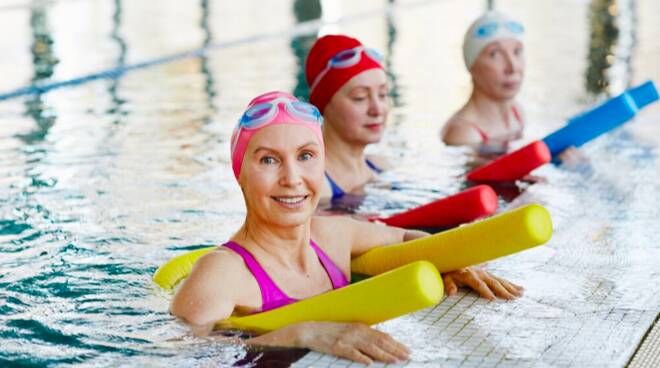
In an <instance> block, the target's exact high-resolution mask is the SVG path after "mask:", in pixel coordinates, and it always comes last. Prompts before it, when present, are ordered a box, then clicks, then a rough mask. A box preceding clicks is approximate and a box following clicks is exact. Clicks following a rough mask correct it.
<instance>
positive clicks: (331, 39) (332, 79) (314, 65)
mask: <svg viewBox="0 0 660 368" xmlns="http://www.w3.org/2000/svg"><path fill="white" fill-rule="evenodd" d="M358 46H362V43H361V42H360V41H358V40H356V39H355V38H352V37H348V36H343V35H327V36H323V37H321V38H319V39H318V40H316V42H315V43H314V46H312V49H311V50H310V51H309V55H307V61H306V63H305V77H306V78H307V86H308V87H309V88H311V87H312V83H314V80H315V79H316V78H317V76H318V75H319V74H320V73H321V72H323V70H324V69H326V67H327V66H328V61H330V59H332V57H334V56H335V55H337V54H338V53H340V52H342V51H344V50H348V49H352V48H355V47H358ZM369 69H383V66H382V65H380V63H378V62H377V61H376V60H373V59H372V58H370V57H365V56H364V55H362V57H361V58H360V61H359V62H358V63H357V64H355V65H353V66H350V67H347V68H330V70H328V72H327V73H326V74H325V75H324V76H323V77H322V78H321V80H320V81H319V82H318V85H317V86H316V88H315V89H314V91H310V93H311V95H310V96H309V101H310V102H311V103H312V104H313V105H315V106H316V107H317V108H318V109H319V111H320V112H321V114H323V110H325V106H326V105H327V104H328V102H330V99H332V96H334V95H335V93H337V91H338V90H339V89H340V88H341V87H342V86H343V85H344V84H345V83H346V82H348V81H349V80H350V79H351V78H353V77H354V76H356V75H358V74H360V73H362V72H363V71H365V70H369Z"/></svg>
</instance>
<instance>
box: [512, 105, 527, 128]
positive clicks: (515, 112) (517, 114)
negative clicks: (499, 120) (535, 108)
mask: <svg viewBox="0 0 660 368" xmlns="http://www.w3.org/2000/svg"><path fill="white" fill-rule="evenodd" d="M511 112H512V113H513V117H515V118H516V121H517V122H518V124H519V125H520V126H521V127H523V126H524V125H525V123H524V122H523V119H522V115H521V114H520V111H518V109H517V108H516V106H515V105H513V106H511Z"/></svg>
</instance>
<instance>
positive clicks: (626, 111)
mask: <svg viewBox="0 0 660 368" xmlns="http://www.w3.org/2000/svg"><path fill="white" fill-rule="evenodd" d="M656 100H658V91H657V90H656V89H655V86H654V85H653V82H651V81H648V82H646V83H644V84H642V85H640V86H638V87H635V88H633V89H630V90H628V91H626V92H624V93H622V94H621V95H619V96H617V97H614V98H611V99H609V100H608V101H606V102H605V103H603V104H601V105H600V106H597V107H596V108H594V109H592V110H589V111H587V112H585V113H583V114H580V115H578V116H576V117H574V118H572V119H570V120H569V122H568V124H567V125H566V126H565V127H563V128H561V129H559V130H557V131H555V132H554V133H552V134H550V135H548V136H547V137H545V138H543V142H544V143H545V144H546V145H547V146H548V149H549V150H550V153H551V154H552V157H555V156H556V155H557V154H559V153H561V152H563V151H564V150H565V149H566V148H568V147H570V146H575V147H580V146H582V145H583V144H585V143H587V142H589V141H590V140H592V139H594V138H596V137H598V136H600V135H602V134H604V133H607V132H609V131H610V130H612V129H614V128H616V127H618V126H620V125H621V124H623V123H625V122H626V121H628V120H630V119H632V117H633V116H635V114H636V113H637V111H638V110H639V108H641V107H644V106H646V105H648V104H650V103H652V102H654V101H656Z"/></svg>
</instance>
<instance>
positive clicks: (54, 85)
mask: <svg viewBox="0 0 660 368" xmlns="http://www.w3.org/2000/svg"><path fill="white" fill-rule="evenodd" d="M438 1H442V0H419V1H413V2H410V3H406V4H402V5H396V4H394V5H392V4H390V5H388V6H387V7H384V8H381V9H377V10H369V11H365V12H362V13H358V14H353V15H350V16H345V17H342V18H340V19H338V20H336V21H333V22H323V20H322V19H314V20H310V21H306V22H302V23H298V24H296V25H295V26H294V27H292V28H289V29H286V30H283V31H279V32H273V33H267V34H258V35H253V36H248V37H243V38H239V39H236V40H233V41H227V42H220V43H213V44H210V45H208V46H206V47H202V48H199V49H196V50H192V51H185V52H180V53H176V54H172V55H169V56H163V57H159V58H155V59H151V60H147V61H143V62H139V63H135V64H128V65H120V66H117V67H115V68H112V69H107V70H103V71H100V72H96V73H92V74H87V75H84V76H82V77H77V78H72V79H67V80H63V81H54V82H48V83H41V84H33V85H29V86H26V87H21V88H18V89H15V90H13V91H8V92H4V93H0V101H5V100H10V99H13V98H16V97H21V96H28V95H38V94H44V93H47V92H49V91H51V90H54V89H58V88H63V87H75V86H79V85H82V84H85V83H87V82H91V81H95V80H99V79H118V78H120V77H122V76H123V75H124V74H126V73H128V72H130V71H133V70H138V69H146V68H149V67H152V66H156V65H160V64H165V63H169V62H172V61H177V60H182V59H188V58H192V57H202V56H205V55H206V54H207V52H208V51H210V50H218V49H226V48H230V47H235V46H242V45H245V44H249V43H252V42H258V41H264V40H269V39H275V38H280V37H284V36H288V37H297V36H302V35H307V34H310V33H312V32H315V31H317V30H318V29H319V28H320V27H321V26H325V25H333V24H342V23H352V22H355V21H360V20H364V19H365V18H373V17H375V16H380V15H383V14H387V15H390V14H392V13H393V12H394V10H396V8H399V7H401V6H404V5H405V10H410V9H413V8H417V7H420V6H424V5H427V4H430V3H433V2H438Z"/></svg>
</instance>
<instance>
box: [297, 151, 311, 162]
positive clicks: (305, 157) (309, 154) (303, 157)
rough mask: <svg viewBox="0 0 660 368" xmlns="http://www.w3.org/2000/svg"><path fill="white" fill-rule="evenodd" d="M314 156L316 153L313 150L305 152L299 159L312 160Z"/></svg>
mask: <svg viewBox="0 0 660 368" xmlns="http://www.w3.org/2000/svg"><path fill="white" fill-rule="evenodd" d="M313 157H314V155H313V154H312V153H311V152H303V153H301V154H300V156H299V159H300V161H307V160H311V159H312V158H313Z"/></svg>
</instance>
